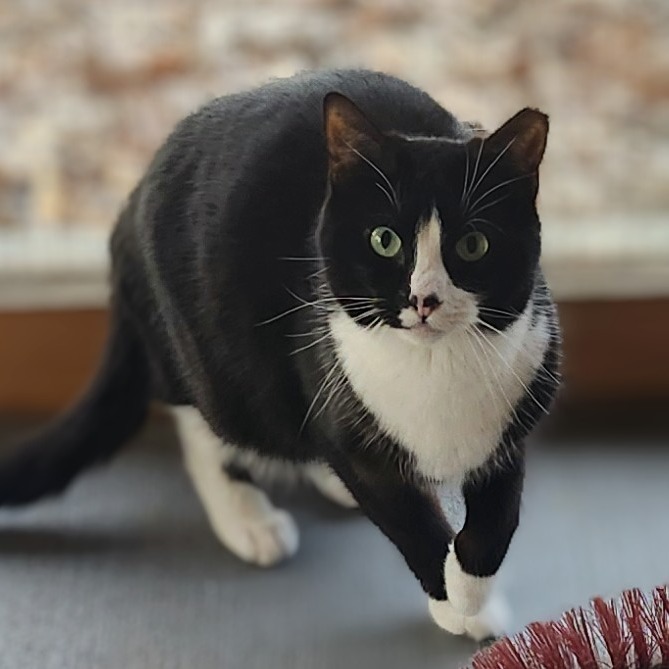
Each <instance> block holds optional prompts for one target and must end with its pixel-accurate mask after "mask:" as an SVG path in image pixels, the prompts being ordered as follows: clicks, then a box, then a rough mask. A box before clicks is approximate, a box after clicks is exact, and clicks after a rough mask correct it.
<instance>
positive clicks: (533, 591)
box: [0, 424, 669, 669]
mask: <svg viewBox="0 0 669 669" xmlns="http://www.w3.org/2000/svg"><path fill="white" fill-rule="evenodd" d="M22 427H25V426H20V425H16V424H14V425H11V426H9V425H8V426H6V427H5V428H4V430H2V432H1V433H0V439H2V441H6V440H7V439H10V438H12V437H14V436H16V435H17V434H19V432H20V431H21V429H22ZM138 441H139V443H138V444H136V445H135V448H133V449H131V450H129V451H128V452H126V453H125V454H124V455H123V456H122V457H121V458H119V459H118V460H117V461H115V462H114V463H113V465H111V466H109V467H107V468H105V469H102V470H99V471H96V472H95V473H93V474H91V475H89V476H88V477H86V478H84V479H82V480H80V481H79V482H78V483H77V485H76V486H75V487H74V488H73V489H72V490H71V491H70V492H69V493H68V494H67V495H66V496H65V497H63V498H62V499H59V500H51V501H48V502H44V503H42V504H40V505H38V506H35V507H33V508H29V509H25V510H21V511H14V512H7V511H3V512H1V513H0V669H103V668H104V669H221V668H222V669H228V668H230V669H256V668H257V669H283V668H290V669H330V668H331V669H339V668H341V667H350V668H351V669H357V667H365V668H366V669H373V668H376V667H379V668H384V669H394V668H396V667H397V668H399V667H402V668H404V667H420V668H423V669H433V668H434V669H436V668H437V667H439V668H442V669H450V668H452V667H458V666H461V665H462V664H464V663H466V661H467V659H468V658H469V656H470V655H471V654H472V653H473V652H474V650H475V649H476V645H475V644H474V643H471V642H468V641H466V640H463V639H458V638H453V637H449V636H448V635H446V634H445V633H442V632H441V631H440V630H438V629H437V628H436V627H435V626H434V625H433V624H432V623H431V621H430V620H429V618H428V614H427V610H426V601H425V596H424V595H423V594H422V592H421V591H420V588H419V587H418V585H417V583H416V582H415V581H414V579H413V577H412V576H411V574H410V573H409V571H408V569H407V568H406V567H405V566H404V564H403V562H402V560H401V558H400V557H399V555H398V554H397V552H396V551H395V550H394V548H393V547H392V546H391V545H390V544H389V543H388V542H387V541H386V540H385V539H384V538H383V537H382V536H381V534H380V533H379V532H378V531H377V530H376V529H375V528H374V527H373V526H372V525H371V524H370V523H369V522H368V521H367V520H365V519H364V518H363V517H362V516H360V515H359V514H357V513H355V512H345V511H343V510H340V509H337V508H335V507H333V506H331V505H330V504H329V503H327V502H325V501H324V500H322V499H320V498H319V497H318V496H317V495H316V494H314V493H312V492H310V491H301V492H299V493H297V494H295V493H293V494H288V493H287V492H285V491H283V492H281V491H280V492H279V493H278V495H275V498H281V499H282V502H284V503H285V504H286V506H287V507H288V508H290V509H292V510H293V511H294V513H295V515H296V517H297V519H298V522H299V524H300V528H301V531H302V534H301V542H302V543H301V548H300V552H299V554H298V555H297V556H296V558H295V559H294V560H293V561H291V562H290V563H288V564H286V565H284V566H282V567H279V568H276V569H273V570H270V571H262V570H259V569H256V568H252V567H248V566H245V565H243V564H241V563H240V562H238V561H237V560H235V559H234V558H232V557H231V556H230V555H228V554H227V553H226V552H225V550H223V549H222V548H221V547H220V546H219V545H218V544H217V543H216V540H215V539H214V536H213V535H212V533H211V532H210V531H209V530H208V528H207V525H206V521H205V518H204V516H203V513H202V511H201V510H200V507H199V505H198V503H197V500H196V498H195V495H194V493H193V491H192V489H191V487H190V485H189V482H188V481H187V480H186V477H185V475H184V472H183V470H182V469H181V467H180V465H179V462H178V451H177V448H176V444H175V442H174V438H173V437H172V434H171V431H170V430H169V429H168V427H167V426H166V425H164V424H155V425H152V426H151V427H150V428H149V429H148V430H147V431H146V432H145V433H144V435H143V436H142V437H141V438H140V439H139V440H138ZM528 469H529V471H528V482H527V492H526V496H525V504H524V510H523V519H522V523H521V528H520V530H519V532H518V533H517V535H516V539H515V540H514V543H513V545H512V548H511V550H510V552H509V555H508V558H507V561H506V563H505V567H504V569H503V572H502V574H501V579H500V583H501V590H502V591H503V592H504V593H505V594H506V596H507V598H508V600H509V601H510V604H511V606H512V608H513V610H514V614H515V620H514V625H513V627H514V629H517V628H519V627H521V626H522V625H524V624H525V623H527V622H529V621H531V620H535V619H544V618H547V617H555V616H557V615H559V614H560V613H561V611H562V610H563V609H565V608H567V607H570V606H573V605H577V604H581V603H585V602H586V600H587V599H588V598H589V597H591V596H593V595H598V594H599V595H613V594H615V593H617V592H618V591H619V590H621V589H623V588H625V587H630V586H640V587H643V588H650V587H651V586H653V585H656V584H659V583H660V582H666V581H668V580H669V559H668V557H667V556H669V513H668V512H669V485H668V479H669V437H668V436H667V434H666V433H665V432H662V431H660V432H657V433H656V434H654V435H653V434H651V435H649V436H647V437H643V438H641V437H638V436H635V434H634V432H633V431H632V433H630V434H620V433H618V434H613V433H609V434H605V435H603V436H602V434H600V433H599V432H598V431H596V430H595V431H594V432H593V431H584V430H579V429H572V430H568V431H566V432H565V431H562V432H553V433H548V434H544V436H543V437H541V438H539V439H535V444H534V448H533V450H532V456H531V458H530V462H529V468H528Z"/></svg>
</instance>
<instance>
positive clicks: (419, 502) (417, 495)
mask: <svg viewBox="0 0 669 669" xmlns="http://www.w3.org/2000/svg"><path fill="white" fill-rule="evenodd" d="M332 465H333V468H334V470H335V471H336V472H337V474H338V475H339V476H340V477H341V479H342V480H343V481H344V482H345V483H346V486H347V487H348V488H349V489H350V490H351V491H352V493H353V494H354V495H355V498H356V499H357V500H358V502H359V503H360V508H361V509H362V510H363V511H364V512H365V514H366V515H367V516H368V517H369V518H370V520H371V521H372V522H373V523H374V524H376V525H377V526H378V527H379V528H380V529H381V531H382V532H383V533H384V534H385V535H386V536H387V537H388V538H389V539H390V540H391V541H392V542H393V543H394V544H395V545H396V546H397V547H398V548H399V550H400V552H401V553H402V555H403V556H404V559H405V560H406V562H407V564H408V566H409V568H410V569H411V571H412V572H413V573H414V574H415V576H416V577H417V578H418V580H419V581H420V583H421V585H422V586H423V589H424V590H425V592H426V593H427V594H428V595H429V598H430V606H429V608H430V612H431V613H432V616H433V618H434V619H435V621H436V622H437V624H438V625H439V626H440V627H442V628H444V629H446V630H447V631H449V632H451V633H453V634H467V635H468V636H470V637H472V638H474V639H477V640H481V639H484V638H486V637H489V636H495V635H497V634H499V633H501V632H502V631H504V629H503V627H504V623H505V621H504V620H503V619H502V617H501V615H500V614H501V613H502V612H501V610H500V607H495V606H491V607H488V608H487V609H486V610H484V611H482V612H481V613H480V614H476V615H473V616H466V615H464V614H463V613H461V612H460V611H458V610H456V609H455V608H454V607H453V605H452V604H451V603H450V602H448V601H447V599H446V596H447V595H446V587H445V582H444V564H445V562H446V560H447V555H448V551H449V545H450V543H451V541H452V539H453V534H454V533H453V530H452V529H451V527H450V525H449V523H448V521H447V519H446V517H445V516H444V513H443V510H442V508H441V505H440V503H439V500H438V497H437V495H436V493H435V491H434V490H433V489H432V487H431V486H429V485H428V484H426V483H421V484H418V483H415V482H413V481H412V480H410V479H408V478H407V477H406V476H404V474H403V472H402V471H401V468H400V466H399V464H398V463H397V462H396V461H394V460H393V459H392V458H388V457H375V456H374V455H373V453H372V452H371V451H370V449H363V448H356V447H352V448H347V449H346V452H345V453H344V452H342V451H339V452H338V453H336V454H334V455H333V457H332Z"/></svg>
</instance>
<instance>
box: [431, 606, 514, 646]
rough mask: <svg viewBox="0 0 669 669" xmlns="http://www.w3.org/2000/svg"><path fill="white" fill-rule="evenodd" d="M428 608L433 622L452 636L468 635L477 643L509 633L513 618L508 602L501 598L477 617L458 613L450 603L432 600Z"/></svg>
mask: <svg viewBox="0 0 669 669" xmlns="http://www.w3.org/2000/svg"><path fill="white" fill-rule="evenodd" d="M428 608H429V610H430V615H431V616H432V620H434V622H435V623H436V624H437V625H439V627H441V628H442V629H444V630H446V631H447V632H450V633H451V634H458V635H460V634H466V635H467V636H468V637H470V638H471V639H474V640H475V641H483V640H484V639H488V638H490V637H499V636H501V635H502V634H505V633H507V632H508V630H509V628H510V626H511V616H510V613H509V609H508V607H507V604H506V602H505V601H504V600H503V599H502V598H501V597H492V598H490V599H489V600H488V602H487V603H486V606H485V607H484V608H483V610H482V611H481V612H480V613H478V614H476V615H475V616H465V615H463V614H461V613H458V612H457V611H456V610H455V608H454V607H453V605H452V604H451V602H450V601H448V600H445V601H437V600H436V599H430V600H429V602H428Z"/></svg>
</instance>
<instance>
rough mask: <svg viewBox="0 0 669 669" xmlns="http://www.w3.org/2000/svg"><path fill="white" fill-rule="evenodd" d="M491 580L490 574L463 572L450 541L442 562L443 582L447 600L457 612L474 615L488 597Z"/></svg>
mask: <svg viewBox="0 0 669 669" xmlns="http://www.w3.org/2000/svg"><path fill="white" fill-rule="evenodd" d="M492 581H493V577H492V576H473V575H472V574H468V573H467V572H465V571H464V569H463V568H462V565H461V564H460V562H459V560H458V558H457V555H456V554H455V547H454V544H453V543H451V545H450V549H449V551H448V555H447V556H446V562H445V564H444V582H445V585H446V593H447V596H448V600H449V601H450V603H451V604H452V605H453V608H454V609H455V610H456V611H457V612H458V613H461V614H462V615H464V616H473V615H476V614H477V613H478V612H479V611H480V610H481V609H482V608H483V605H484V604H485V602H486V600H487V599H488V596H489V594H490V589H491V587H492Z"/></svg>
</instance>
